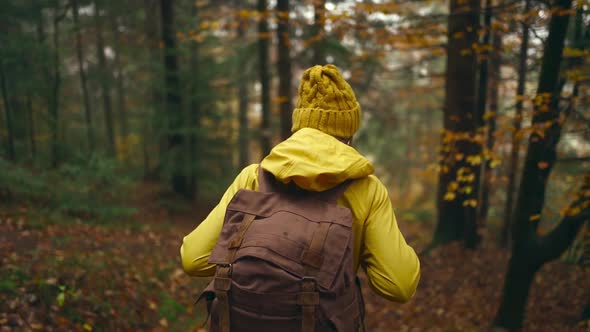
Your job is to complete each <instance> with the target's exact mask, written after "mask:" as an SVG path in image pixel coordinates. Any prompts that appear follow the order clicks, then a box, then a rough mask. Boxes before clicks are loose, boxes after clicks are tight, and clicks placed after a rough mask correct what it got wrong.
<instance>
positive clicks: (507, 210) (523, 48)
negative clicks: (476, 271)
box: [500, 0, 531, 248]
mask: <svg viewBox="0 0 590 332" xmlns="http://www.w3.org/2000/svg"><path fill="white" fill-rule="evenodd" d="M530 10H531V0H525V8H524V13H523V14H525V15H527V14H528V12H529V11H530ZM528 49H529V24H528V22H523V23H522V43H521V44H520V58H519V63H518V86H517V88H516V95H517V97H516V98H517V100H516V109H515V114H514V120H513V124H512V126H513V127H514V132H513V134H512V144H511V147H510V149H511V150H510V160H509V164H508V189H507V190H506V206H505V207H504V220H503V221H504V223H503V225H502V233H501V238H500V244H501V246H502V247H503V248H506V247H507V246H508V244H509V243H510V237H511V234H510V229H511V225H512V207H513V205H514V194H515V193H516V172H517V171H518V154H519V151H520V137H521V135H522V133H521V132H520V130H521V128H522V113H523V109H524V100H523V99H524V94H525V88H526V77H527V59H528Z"/></svg>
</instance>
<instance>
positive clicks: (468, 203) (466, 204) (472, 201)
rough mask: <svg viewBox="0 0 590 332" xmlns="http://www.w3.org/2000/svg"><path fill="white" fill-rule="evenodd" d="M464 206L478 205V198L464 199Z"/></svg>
mask: <svg viewBox="0 0 590 332" xmlns="http://www.w3.org/2000/svg"><path fill="white" fill-rule="evenodd" d="M463 206H471V207H473V208H474V207H477V200H476V199H468V200H465V201H463Z"/></svg>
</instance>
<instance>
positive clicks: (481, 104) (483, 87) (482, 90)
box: [474, 0, 492, 227]
mask: <svg viewBox="0 0 590 332" xmlns="http://www.w3.org/2000/svg"><path fill="white" fill-rule="evenodd" d="M481 28H482V31H483V34H484V35H483V39H482V43H481V44H482V47H483V48H482V50H481V51H480V53H479V81H478V91H477V114H476V116H475V119H476V130H477V134H478V135H481V136H482V137H483V136H484V135H485V127H484V124H485V122H486V121H485V118H486V111H487V106H488V90H489V76H490V75H489V69H490V68H489V66H490V61H489V58H490V56H491V54H492V52H490V50H489V48H491V39H492V32H491V29H492V1H491V0H485V13H484V22H483V26H482V27H481ZM488 47H489V48H488ZM484 142H486V140H485V139H484ZM486 147H487V142H486ZM479 150H480V155H481V156H482V158H481V160H482V163H481V164H480V165H479V167H478V170H479V179H480V182H478V183H477V185H476V186H474V187H475V188H476V191H477V194H478V200H477V201H478V203H479V204H478V208H477V219H476V225H477V226H476V227H481V226H482V225H483V224H482V222H483V220H482V219H481V218H480V217H481V215H482V212H481V211H482V209H483V208H484V206H483V204H482V198H483V197H484V196H488V192H487V190H489V186H487V187H486V186H484V182H485V179H486V177H487V172H486V171H487V169H486V167H485V165H486V159H485V155H486V153H482V152H483V146H480V147H479Z"/></svg>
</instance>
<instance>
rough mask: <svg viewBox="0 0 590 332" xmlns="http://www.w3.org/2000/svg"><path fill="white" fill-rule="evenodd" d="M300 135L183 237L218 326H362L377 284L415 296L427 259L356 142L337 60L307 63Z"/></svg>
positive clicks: (298, 111) (188, 265) (188, 267)
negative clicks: (408, 236)
mask: <svg viewBox="0 0 590 332" xmlns="http://www.w3.org/2000/svg"><path fill="white" fill-rule="evenodd" d="M298 91H299V99H298V102H297V106H296V108H295V109H294V111H293V115H292V119H293V126H292V135H291V137H289V138H288V139H286V140H284V141H283V142H281V143H280V144H278V145H277V146H275V147H274V148H273V149H272V151H271V152H270V153H269V154H268V155H267V156H266V157H264V159H263V160H262V161H261V162H260V163H259V164H253V165H250V166H248V167H246V168H244V169H243V170H242V171H241V172H240V174H239V175H238V176H237V177H236V179H235V180H234V182H233V183H232V184H231V186H230V187H229V188H228V189H227V191H226V192H225V194H224V195H223V197H222V198H221V200H220V202H219V204H218V205H217V206H216V207H215V208H214V209H213V210H212V211H211V213H210V214H209V215H208V216H207V218H206V219H205V220H203V221H202V222H201V223H200V224H199V225H198V227H197V228H195V229H194V230H193V231H192V232H191V233H190V234H188V235H187V236H186V237H184V240H183V244H182V247H181V248H180V254H181V258H182V265H183V268H184V270H185V271H186V273H188V274H189V275H191V276H195V277H211V276H214V279H213V281H212V282H211V284H210V285H209V286H208V287H207V289H206V290H205V291H204V292H203V295H202V297H204V298H206V299H207V300H208V301H209V304H210V309H211V313H212V322H211V330H212V331H226V332H227V331H358V330H362V329H364V327H363V325H364V324H363V314H364V313H363V311H364V310H363V305H362V297H361V296H360V295H359V294H360V292H359V289H358V287H357V285H358V284H357V283H355V277H356V272H357V271H358V269H359V267H360V268H362V269H363V270H364V271H365V272H366V275H367V277H368V281H369V285H370V287H371V289H372V290H373V291H374V292H375V293H377V294H378V295H380V296H382V297H384V298H386V299H388V300H391V301H395V302H400V303H404V302H407V301H408V300H409V299H410V298H411V297H412V296H413V295H414V293H415V291H416V288H417V285H418V281H419V278H420V263H419V260H418V257H417V255H416V253H415V252H414V250H413V249H412V248H411V247H410V246H409V245H408V244H407V243H406V241H405V239H404V237H403V235H402V233H401V232H400V230H399V228H398V224H397V221H396V218H395V215H394V212H393V208H392V204H391V201H390V199H389V195H388V192H387V189H386V188H385V186H384V185H383V184H382V183H381V181H380V180H379V179H378V178H377V177H376V176H375V175H373V166H372V164H371V162H369V161H368V160H367V159H366V158H365V157H363V156H362V155H361V154H360V153H359V152H357V151H356V150H355V149H354V148H353V147H351V146H350V142H351V139H352V137H353V136H354V134H355V133H356V131H357V130H358V128H359V125H360V122H361V109H360V105H359V103H358V102H357V100H356V97H355V95H354V92H353V91H352V88H351V87H350V85H349V84H348V83H347V82H346V81H345V80H344V79H343V78H342V76H341V74H340V72H339V70H338V69H337V68H336V67H335V66H333V65H326V66H314V67H311V68H309V69H307V70H306V71H305V72H304V74H303V77H302V80H301V83H300V86H299V90H298Z"/></svg>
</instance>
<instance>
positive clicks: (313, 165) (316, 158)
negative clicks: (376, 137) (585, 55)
mask: <svg viewBox="0 0 590 332" xmlns="http://www.w3.org/2000/svg"><path fill="white" fill-rule="evenodd" d="M260 165H261V166H262V168H264V169H265V170H267V171H269V172H270V173H272V174H273V175H274V176H275V178H277V180H279V181H281V182H283V183H289V182H291V181H293V182H294V183H295V184H296V185H297V186H298V187H300V188H302V189H305V190H310V191H325V190H328V189H331V188H333V187H335V186H337V185H338V184H340V183H342V182H344V181H346V180H349V179H359V178H363V177H366V176H368V175H370V174H373V165H372V164H371V162H370V161H368V160H367V159H366V158H365V157H363V156H362V155H361V154H360V153H358V151H356V150H355V149H354V148H353V147H351V146H349V145H346V144H344V143H342V142H340V141H339V140H338V139H336V138H335V137H333V136H330V135H328V134H325V133H323V132H321V131H319V130H317V129H312V128H303V129H300V130H298V131H297V132H295V133H294V134H293V135H292V136H291V137H289V138H288V139H286V140H285V141H283V142H281V143H280V144H278V145H277V146H275V147H274V148H273V149H272V151H271V152H270V154H269V155H268V156H267V157H266V158H264V159H263V160H262V162H261V163H260Z"/></svg>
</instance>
